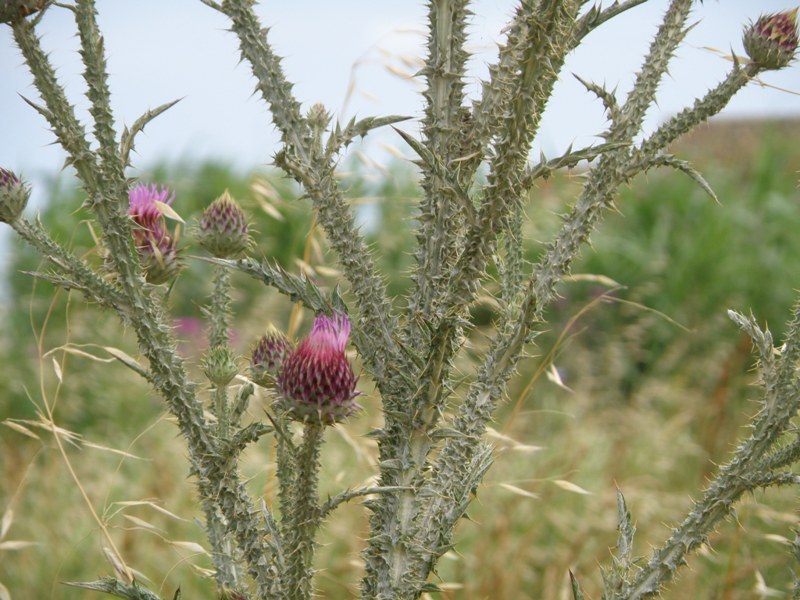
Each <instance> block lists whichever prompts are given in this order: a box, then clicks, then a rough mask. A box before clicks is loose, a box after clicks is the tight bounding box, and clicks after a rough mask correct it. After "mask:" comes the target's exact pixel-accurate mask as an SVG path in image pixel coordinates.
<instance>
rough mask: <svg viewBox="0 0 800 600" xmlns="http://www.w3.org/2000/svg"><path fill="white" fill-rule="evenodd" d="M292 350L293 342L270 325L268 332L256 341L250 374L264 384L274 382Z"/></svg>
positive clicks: (251, 358) (259, 383) (257, 381)
mask: <svg viewBox="0 0 800 600" xmlns="http://www.w3.org/2000/svg"><path fill="white" fill-rule="evenodd" d="M292 350H293V347H292V343H291V342H290V341H289V340H288V339H287V338H286V336H285V335H283V333H281V332H280V331H278V330H277V329H276V328H275V327H274V326H272V325H270V326H269V327H268V328H267V333H266V334H264V335H262V336H261V339H260V340H258V343H256V347H255V348H253V354H252V356H251V357H250V374H251V376H252V378H253V381H255V382H256V383H257V384H258V385H262V386H266V385H269V384H271V383H273V382H274V381H275V377H276V376H277V374H278V371H280V368H281V366H282V365H283V361H284V360H285V359H286V357H287V356H288V355H289V353H290V352H291V351H292Z"/></svg>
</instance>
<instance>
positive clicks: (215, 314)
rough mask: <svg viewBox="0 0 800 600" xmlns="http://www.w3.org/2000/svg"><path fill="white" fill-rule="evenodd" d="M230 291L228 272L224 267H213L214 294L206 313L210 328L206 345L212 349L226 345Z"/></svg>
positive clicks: (229, 314) (229, 315)
mask: <svg viewBox="0 0 800 600" xmlns="http://www.w3.org/2000/svg"><path fill="white" fill-rule="evenodd" d="M230 289H231V276H230V271H229V270H228V269H226V268H225V267H221V266H219V265H215V266H214V292H213V293H212V294H211V307H210V308H209V310H208V312H207V313H206V316H207V317H208V321H209V326H210V331H209V333H208V343H209V345H210V346H211V347H212V348H215V347H217V346H227V345H228V328H229V327H230V325H229V324H230V318H231V297H230Z"/></svg>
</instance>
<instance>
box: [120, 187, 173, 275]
mask: <svg viewBox="0 0 800 600" xmlns="http://www.w3.org/2000/svg"><path fill="white" fill-rule="evenodd" d="M128 199H129V200H130V208H129V209H128V214H129V215H130V217H131V218H132V219H133V221H134V223H135V224H136V227H135V228H134V229H133V242H134V244H135V246H136V250H137V251H138V253H139V259H140V260H141V261H142V266H143V267H144V270H145V274H146V275H147V280H148V281H149V282H150V283H154V284H159V283H165V282H166V281H169V280H170V279H172V278H173V277H174V276H175V275H176V274H177V272H178V271H179V270H180V263H179V261H178V242H177V239H176V236H175V235H174V234H173V232H171V231H169V229H167V224H166V221H165V220H164V215H163V213H162V212H161V209H160V208H159V207H158V205H157V204H156V202H162V203H164V204H171V203H172V201H173V200H174V199H175V193H174V192H171V191H170V189H169V188H167V187H166V186H161V187H159V186H156V185H155V184H150V185H143V184H138V185H136V186H134V187H133V188H132V189H131V190H130V191H129V192H128Z"/></svg>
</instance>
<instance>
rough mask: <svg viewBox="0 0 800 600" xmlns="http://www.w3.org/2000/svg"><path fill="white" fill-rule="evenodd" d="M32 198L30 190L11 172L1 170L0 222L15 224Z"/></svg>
mask: <svg viewBox="0 0 800 600" xmlns="http://www.w3.org/2000/svg"><path fill="white" fill-rule="evenodd" d="M30 197H31V190H30V188H29V187H28V186H27V185H25V184H24V183H22V181H21V180H20V179H19V177H17V176H16V175H14V173H12V172H11V171H6V170H5V169H0V222H3V223H13V222H14V221H16V220H17V219H18V218H19V216H20V215H21V214H22V211H23V210H24V209H25V206H26V205H27V204H28V198H30Z"/></svg>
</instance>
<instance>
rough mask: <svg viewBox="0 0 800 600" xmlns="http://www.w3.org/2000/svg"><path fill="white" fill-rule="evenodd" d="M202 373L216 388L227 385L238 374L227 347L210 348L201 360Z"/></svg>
mask: <svg viewBox="0 0 800 600" xmlns="http://www.w3.org/2000/svg"><path fill="white" fill-rule="evenodd" d="M202 367H203V373H205V374H206V377H208V380H209V381H210V382H211V383H213V384H214V385H216V386H217V387H224V386H226V385H228V384H229V383H230V382H231V381H232V380H233V378H234V377H236V375H238V373H239V367H238V365H237V364H236V358H235V357H234V355H233V352H231V350H230V348H228V347H227V346H215V347H214V348H211V349H210V350H209V351H208V353H207V354H206V356H205V358H204V359H203V365H202Z"/></svg>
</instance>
